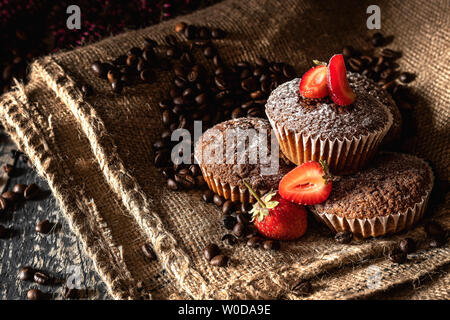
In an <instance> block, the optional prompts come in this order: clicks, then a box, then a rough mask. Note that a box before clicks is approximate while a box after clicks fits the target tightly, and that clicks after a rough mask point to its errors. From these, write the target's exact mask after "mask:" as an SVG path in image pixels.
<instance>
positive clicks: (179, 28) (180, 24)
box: [175, 21, 187, 32]
mask: <svg viewBox="0 0 450 320" xmlns="http://www.w3.org/2000/svg"><path fill="white" fill-rule="evenodd" d="M186 27H187V24H186V22H183V21H180V22H178V23H177V24H176V25H175V32H184V30H185V29H186Z"/></svg>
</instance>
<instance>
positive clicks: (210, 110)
mask: <svg viewBox="0 0 450 320" xmlns="http://www.w3.org/2000/svg"><path fill="white" fill-rule="evenodd" d="M174 31H175V33H178V34H180V35H182V37H183V38H184V40H183V41H179V40H178V39H177V37H175V36H174V35H173V34H171V35H168V36H166V37H165V42H164V43H163V44H158V43H157V42H156V41H154V40H151V39H147V40H146V43H145V45H144V47H143V48H131V49H130V50H129V51H128V52H127V54H124V55H121V56H119V57H117V59H115V60H114V61H110V62H99V61H95V62H94V63H93V64H92V70H93V72H94V73H95V74H96V75H98V76H99V77H101V78H104V79H108V80H109V82H110V84H111V88H112V89H113V90H114V91H116V92H120V91H121V89H122V88H123V86H125V85H131V84H133V83H136V82H152V81H155V79H156V78H155V76H156V72H155V71H154V70H155V69H163V70H166V69H171V70H172V73H173V83H172V87H171V88H170V90H169V91H168V93H167V95H166V96H165V97H163V99H162V100H161V101H160V102H159V106H160V108H161V112H162V122H163V124H164V126H165V130H163V131H162V132H161V136H160V139H158V140H157V141H155V142H154V144H153V147H154V150H155V158H154V162H155V166H156V167H158V168H160V169H161V172H162V174H163V176H164V177H165V178H166V179H167V186H168V188H169V189H171V190H174V191H175V190H188V189H193V188H204V187H205V186H206V184H205V181H204V179H203V177H202V175H201V172H200V168H199V167H198V165H196V164H192V165H187V164H175V163H172V161H171V157H170V154H171V150H172V147H173V146H174V145H175V144H176V142H172V141H171V135H172V132H173V131H174V130H176V129H178V128H183V129H188V130H189V131H191V133H193V124H194V121H196V120H201V121H202V129H203V130H206V129H208V128H209V127H211V126H213V125H215V124H217V123H219V122H222V121H224V120H228V119H232V118H238V117H243V116H251V117H265V114H264V105H265V103H266V99H267V97H268V96H269V94H270V92H271V91H272V90H273V89H275V88H276V87H277V86H278V85H280V84H281V83H283V82H285V81H288V80H291V79H293V78H295V77H296V72H295V70H294V68H293V67H292V66H290V65H288V64H285V63H281V62H273V61H268V60H267V59H265V58H263V57H260V58H257V59H256V60H255V61H253V62H249V61H241V62H238V63H235V64H232V65H228V64H226V63H224V62H223V60H222V58H221V56H220V53H219V51H218V49H217V47H216V46H215V43H214V42H215V41H218V40H220V39H222V38H224V37H225V36H226V32H225V31H224V30H221V29H218V28H213V29H210V28H207V27H204V26H195V25H189V24H187V23H184V22H180V23H178V24H177V25H176V26H175V30H174ZM196 57H197V58H196ZM208 70H210V71H208ZM211 70H212V71H211ZM189 156H190V158H191V160H193V154H192V150H191V154H190V155H189ZM191 163H193V161H191Z"/></svg>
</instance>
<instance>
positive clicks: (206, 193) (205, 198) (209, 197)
mask: <svg viewBox="0 0 450 320" xmlns="http://www.w3.org/2000/svg"><path fill="white" fill-rule="evenodd" d="M213 197H214V192H212V191H211V190H209V189H208V190H205V191H204V192H203V194H202V199H203V201H205V202H212V201H213Z"/></svg>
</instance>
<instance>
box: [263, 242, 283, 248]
mask: <svg viewBox="0 0 450 320" xmlns="http://www.w3.org/2000/svg"><path fill="white" fill-rule="evenodd" d="M280 247H281V245H280V241H277V240H266V241H264V243H263V248H264V249H266V250H280Z"/></svg>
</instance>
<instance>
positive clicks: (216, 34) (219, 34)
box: [211, 28, 225, 39]
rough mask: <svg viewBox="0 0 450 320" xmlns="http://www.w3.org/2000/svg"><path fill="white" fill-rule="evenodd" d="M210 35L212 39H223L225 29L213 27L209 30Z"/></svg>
mask: <svg viewBox="0 0 450 320" xmlns="http://www.w3.org/2000/svg"><path fill="white" fill-rule="evenodd" d="M211 37H212V38H213V39H223V38H224V37H225V31H223V30H222V29H219V28H214V29H212V30H211Z"/></svg>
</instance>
